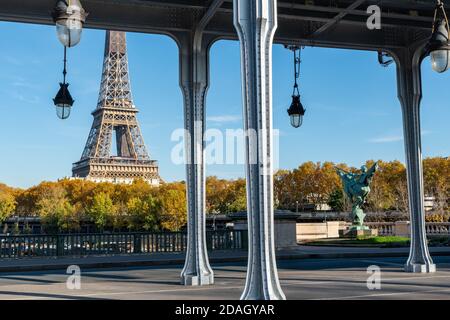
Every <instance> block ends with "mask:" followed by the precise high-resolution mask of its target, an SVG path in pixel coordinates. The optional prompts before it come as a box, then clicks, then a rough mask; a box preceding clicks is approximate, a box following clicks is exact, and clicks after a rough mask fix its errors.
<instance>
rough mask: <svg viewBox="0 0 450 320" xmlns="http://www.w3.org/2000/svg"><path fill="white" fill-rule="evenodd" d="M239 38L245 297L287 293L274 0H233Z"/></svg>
mask: <svg viewBox="0 0 450 320" xmlns="http://www.w3.org/2000/svg"><path fill="white" fill-rule="evenodd" d="M234 25H235V28H236V30H237V33H238V35H239V40H240V43H241V64H242V90H243V99H244V130H245V133H246V136H245V148H246V150H245V153H246V175H247V211H248V231H249V259H248V270H247V281H246V284H245V289H244V293H243V294H242V296H241V299H243V300H249V299H257V300H272V299H273V300H281V299H285V296H284V293H283V291H282V290H281V287H280V283H279V280H278V272H277V266H276V261H275V245H274V212H273V175H272V159H273V154H272V152H273V149H272V43H273V36H274V33H275V30H276V28H277V1H276V0H234Z"/></svg>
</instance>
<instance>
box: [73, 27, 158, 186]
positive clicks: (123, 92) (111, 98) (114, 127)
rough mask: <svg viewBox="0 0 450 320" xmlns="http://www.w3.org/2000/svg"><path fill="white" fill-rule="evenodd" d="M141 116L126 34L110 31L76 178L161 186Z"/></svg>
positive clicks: (74, 170)
mask: <svg viewBox="0 0 450 320" xmlns="http://www.w3.org/2000/svg"><path fill="white" fill-rule="evenodd" d="M138 112H139V111H138V110H137V109H136V107H135V105H134V104H133V98H132V94H131V86H130V78H129V72H128V57H127V48H126V37H125V32H118V31H107V32H106V44H105V56H104V63H103V74H102V81H101V87H100V96H99V100H98V104H97V108H96V109H95V110H94V112H92V115H93V116H94V122H93V124H92V128H91V131H90V133H89V136H88V139H87V142H86V146H85V148H84V151H83V154H82V155H81V159H80V161H78V162H76V163H74V164H73V169H72V172H73V177H75V178H85V179H87V180H91V181H95V182H113V183H132V182H133V180H134V179H138V178H141V179H144V180H145V181H147V182H149V183H150V184H152V185H159V184H160V182H161V178H160V177H159V169H158V163H157V161H155V160H151V158H150V155H149V153H148V150H147V148H146V146H145V143H144V138H143V137H142V133H141V130H140V128H139V123H138V120H137V116H136V115H137V113H138ZM113 148H115V149H113ZM114 150H115V152H114Z"/></svg>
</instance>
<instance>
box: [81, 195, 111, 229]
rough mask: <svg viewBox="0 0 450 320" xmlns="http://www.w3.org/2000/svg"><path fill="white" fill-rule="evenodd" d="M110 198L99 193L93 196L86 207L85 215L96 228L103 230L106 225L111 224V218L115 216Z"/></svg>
mask: <svg viewBox="0 0 450 320" xmlns="http://www.w3.org/2000/svg"><path fill="white" fill-rule="evenodd" d="M115 211H116V207H115V206H114V204H113V202H112V200H111V197H110V195H109V194H108V193H106V192H100V193H97V194H95V195H94V197H93V199H92V201H91V203H90V204H89V205H88V206H87V207H86V215H87V217H88V218H90V219H91V221H93V222H94V224H95V225H96V227H97V228H99V229H100V230H103V229H104V228H105V227H106V226H107V225H108V224H111V222H112V221H111V217H112V216H113V215H114V214H115Z"/></svg>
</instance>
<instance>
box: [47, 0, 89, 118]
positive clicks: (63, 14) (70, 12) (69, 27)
mask: <svg viewBox="0 0 450 320" xmlns="http://www.w3.org/2000/svg"><path fill="white" fill-rule="evenodd" d="M52 16H53V21H54V22H55V24H56V33H57V35H58V39H59V41H60V42H61V43H62V45H63V46H64V71H63V76H64V80H63V82H62V83H60V84H59V86H60V88H59V91H58V93H57V94H56V96H55V98H54V99H53V102H54V103H55V107H56V115H57V116H58V118H60V119H63V120H64V119H67V118H69V116H70V112H71V110H72V106H73V103H74V100H73V98H72V95H71V94H70V92H69V84H68V83H66V75H67V48H71V47H74V46H76V45H77V44H78V43H79V42H80V40H81V33H82V31H83V24H84V22H85V21H86V17H87V16H88V14H87V13H86V11H85V10H84V9H83V6H82V5H81V2H80V0H58V1H57V2H56V4H55V7H54V9H53V12H52Z"/></svg>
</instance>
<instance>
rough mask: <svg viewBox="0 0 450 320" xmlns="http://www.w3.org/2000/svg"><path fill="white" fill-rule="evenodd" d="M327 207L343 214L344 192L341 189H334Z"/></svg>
mask: <svg viewBox="0 0 450 320" xmlns="http://www.w3.org/2000/svg"><path fill="white" fill-rule="evenodd" d="M328 205H329V206H330V207H331V209H332V210H333V211H336V212H343V211H344V208H345V200H344V192H343V191H342V189H340V188H339V189H335V190H334V191H333V192H332V193H331V194H330V198H329V200H328Z"/></svg>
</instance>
